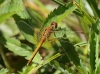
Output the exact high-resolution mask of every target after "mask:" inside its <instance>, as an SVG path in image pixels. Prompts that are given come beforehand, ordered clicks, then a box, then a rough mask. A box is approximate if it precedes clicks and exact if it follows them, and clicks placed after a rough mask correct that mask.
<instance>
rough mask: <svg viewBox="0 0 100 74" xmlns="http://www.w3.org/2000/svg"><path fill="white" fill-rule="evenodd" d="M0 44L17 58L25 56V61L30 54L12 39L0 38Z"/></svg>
mask: <svg viewBox="0 0 100 74" xmlns="http://www.w3.org/2000/svg"><path fill="white" fill-rule="evenodd" d="M0 43H2V44H4V45H5V46H6V47H7V48H8V49H9V50H10V51H12V52H14V53H15V54H17V55H19V56H26V59H29V58H28V57H29V56H30V55H31V54H32V53H31V52H30V51H28V50H27V49H25V48H26V47H22V45H21V43H20V42H19V41H18V40H16V39H13V38H4V37H0Z"/></svg>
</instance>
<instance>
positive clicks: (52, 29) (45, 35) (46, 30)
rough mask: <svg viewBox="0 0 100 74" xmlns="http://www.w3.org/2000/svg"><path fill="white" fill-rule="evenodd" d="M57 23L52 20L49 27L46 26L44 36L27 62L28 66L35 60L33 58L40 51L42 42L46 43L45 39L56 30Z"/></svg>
mask: <svg viewBox="0 0 100 74" xmlns="http://www.w3.org/2000/svg"><path fill="white" fill-rule="evenodd" d="M57 26H58V25H57V23H56V22H51V24H50V26H49V27H48V28H46V29H45V30H44V32H43V35H42V38H41V40H40V42H39V44H38V46H37V48H36V49H35V51H34V52H33V54H32V57H31V58H30V60H29V61H28V62H27V66H28V65H29V64H30V63H31V61H32V60H33V58H34V57H35V55H36V53H37V52H38V50H39V48H40V47H41V46H42V44H43V43H44V41H45V40H46V39H47V38H49V37H50V35H51V33H52V32H54V30H55V29H56V28H57Z"/></svg>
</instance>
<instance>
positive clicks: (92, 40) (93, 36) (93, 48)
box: [89, 20, 99, 72]
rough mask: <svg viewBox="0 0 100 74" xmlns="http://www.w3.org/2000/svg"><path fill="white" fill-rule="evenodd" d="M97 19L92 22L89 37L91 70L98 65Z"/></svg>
mask: <svg viewBox="0 0 100 74" xmlns="http://www.w3.org/2000/svg"><path fill="white" fill-rule="evenodd" d="M98 27H99V20H97V21H96V22H95V23H93V24H92V30H91V33H90V37H89V44H90V45H89V49H90V66H91V69H92V72H94V71H95V70H96V68H97V67H98V51H99V50H98V49H99V29H98Z"/></svg>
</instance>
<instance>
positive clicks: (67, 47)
mask: <svg viewBox="0 0 100 74" xmlns="http://www.w3.org/2000/svg"><path fill="white" fill-rule="evenodd" d="M68 41H69V40H68V39H62V41H61V42H60V43H61V46H62V47H63V49H64V52H65V54H66V55H67V56H68V57H69V59H70V60H71V61H73V63H74V64H75V65H76V66H80V59H79V57H78V54H77V52H76V51H75V47H74V45H72V44H71V43H70V42H68Z"/></svg>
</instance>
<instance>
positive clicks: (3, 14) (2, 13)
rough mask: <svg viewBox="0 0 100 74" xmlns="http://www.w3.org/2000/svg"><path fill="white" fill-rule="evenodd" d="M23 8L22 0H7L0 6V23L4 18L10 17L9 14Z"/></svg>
mask: <svg viewBox="0 0 100 74" xmlns="http://www.w3.org/2000/svg"><path fill="white" fill-rule="evenodd" d="M22 9H23V6H22V0H19V1H17V2H15V1H12V2H11V3H10V1H8V2H7V3H6V4H5V5H3V6H2V7H0V23H2V22H3V21H4V20H5V19H7V18H8V17H10V16H11V15H13V14H15V13H17V12H19V11H21V10H22Z"/></svg>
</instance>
